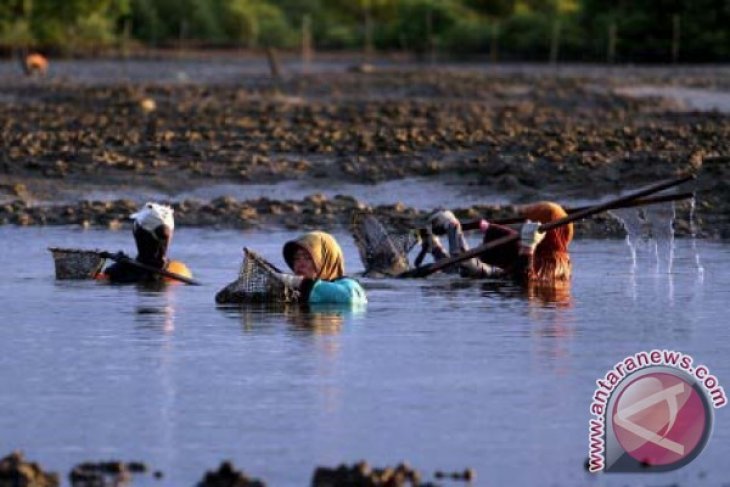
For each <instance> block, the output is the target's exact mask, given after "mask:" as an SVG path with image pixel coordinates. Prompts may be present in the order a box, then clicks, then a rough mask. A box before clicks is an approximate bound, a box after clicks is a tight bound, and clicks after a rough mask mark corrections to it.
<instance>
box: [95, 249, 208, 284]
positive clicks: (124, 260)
mask: <svg viewBox="0 0 730 487" xmlns="http://www.w3.org/2000/svg"><path fill="white" fill-rule="evenodd" d="M98 254H99V256H100V257H103V258H105V259H111V260H113V261H114V262H119V263H120V264H127V265H131V266H132V267H136V268H138V269H142V270H143V271H147V272H152V273H153V274H159V275H161V276H165V277H169V278H170V279H175V280H176V281H180V282H184V283H185V284H190V285H193V286H200V285H201V284H200V282H198V281H196V280H195V279H191V278H189V277H186V276H182V275H180V274H177V273H175V272H170V271H167V270H165V269H158V268H156V267H152V266H149V265H147V264H143V263H141V262H139V261H137V260H134V259H130V258H129V257H126V256H124V255H121V254H112V253H111V252H105V251H101V252H98Z"/></svg>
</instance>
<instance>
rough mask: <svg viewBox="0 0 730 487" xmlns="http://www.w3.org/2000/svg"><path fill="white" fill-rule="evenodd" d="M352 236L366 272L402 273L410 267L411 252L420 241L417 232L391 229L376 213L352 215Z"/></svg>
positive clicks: (392, 274)
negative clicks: (384, 224)
mask: <svg viewBox="0 0 730 487" xmlns="http://www.w3.org/2000/svg"><path fill="white" fill-rule="evenodd" d="M352 236H353V238H354V239H355V245H356V246H357V250H358V252H359V254H360V260H362V264H363V266H364V267H365V274H372V273H376V274H385V275H389V276H394V275H398V274H400V273H402V272H405V271H407V270H408V269H409V267H410V266H409V264H408V253H409V252H410V251H411V249H413V247H415V246H416V245H417V244H418V243H419V242H420V238H419V236H418V233H417V232H416V231H413V230H411V231H407V232H394V231H390V232H389V231H388V230H386V229H385V227H384V226H383V225H382V224H381V223H380V222H379V221H378V219H377V218H375V216H374V215H373V214H372V213H369V212H355V213H353V215H352Z"/></svg>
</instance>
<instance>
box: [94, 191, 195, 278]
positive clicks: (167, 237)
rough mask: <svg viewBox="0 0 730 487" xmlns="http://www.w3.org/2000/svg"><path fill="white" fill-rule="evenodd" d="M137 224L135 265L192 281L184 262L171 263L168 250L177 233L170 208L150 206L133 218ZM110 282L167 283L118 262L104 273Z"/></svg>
mask: <svg viewBox="0 0 730 487" xmlns="http://www.w3.org/2000/svg"><path fill="white" fill-rule="evenodd" d="M130 218H132V219H133V220H134V223H133V225H132V235H133V236H134V241H135V243H136V244H137V257H136V259H135V260H136V261H137V262H139V263H141V264H144V265H146V266H149V267H154V268H155V269H164V270H166V271H169V272H173V273H175V274H179V275H181V276H184V277H192V273H191V272H190V270H189V269H188V267H187V266H186V265H185V264H183V263H182V262H179V261H176V260H169V259H168V258H167V249H168V247H169V246H170V242H171V240H172V234H173V232H174V231H175V219H174V217H173V210H172V208H170V207H169V206H165V205H159V204H157V203H147V204H145V205H144V207H142V209H140V210H139V211H138V212H136V213H133V214H132V215H130ZM103 276H105V277H107V278H108V279H109V280H110V281H111V282H117V283H132V282H149V281H153V282H154V281H160V280H167V279H166V278H163V277H162V276H161V275H160V274H157V273H154V272H150V271H147V270H144V269H140V268H139V267H136V266H134V265H133V264H129V263H126V262H115V263H114V264H112V265H110V266H109V267H107V268H106V269H104V271H103Z"/></svg>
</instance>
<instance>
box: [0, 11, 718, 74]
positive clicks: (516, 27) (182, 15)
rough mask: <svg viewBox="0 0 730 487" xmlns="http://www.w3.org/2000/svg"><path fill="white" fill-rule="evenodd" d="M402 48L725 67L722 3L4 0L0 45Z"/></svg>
mask: <svg viewBox="0 0 730 487" xmlns="http://www.w3.org/2000/svg"><path fill="white" fill-rule="evenodd" d="M129 46H137V47H145V46H147V47H173V46H181V47H182V46H186V47H190V46H194V47H238V48H240V47H243V48H252V49H256V48H264V47H274V48H280V49H289V50H294V49H300V48H302V47H303V46H304V47H306V48H309V47H311V48H313V49H319V50H360V49H362V50H364V51H365V52H375V51H395V50H400V51H405V52H413V53H416V54H418V55H420V56H426V57H427V56H439V57H450V58H453V57H459V56H475V55H477V56H489V57H491V58H492V59H493V60H550V61H560V60H571V61H607V62H671V61H676V62H690V61H691V62H725V61H728V60H730V0H63V1H59V0H2V1H0V47H2V48H3V49H5V51H6V52H7V51H9V50H12V49H17V48H33V49H41V50H47V51H49V52H53V53H61V54H74V53H80V52H89V51H91V52H94V51H98V50H102V49H108V48H119V47H122V48H126V47H129Z"/></svg>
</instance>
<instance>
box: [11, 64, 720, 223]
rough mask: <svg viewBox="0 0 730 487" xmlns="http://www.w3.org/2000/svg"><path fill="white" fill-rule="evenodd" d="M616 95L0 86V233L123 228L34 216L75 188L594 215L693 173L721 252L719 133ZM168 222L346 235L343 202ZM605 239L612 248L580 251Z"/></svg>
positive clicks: (557, 81) (408, 88)
mask: <svg viewBox="0 0 730 487" xmlns="http://www.w3.org/2000/svg"><path fill="white" fill-rule="evenodd" d="M680 74H681V73H680ZM680 74H678V75H677V77H676V78H674V81H677V80H678V82H683V83H685V84H686V85H687V86H696V87H697V86H700V87H704V88H710V89H712V88H716V87H720V88H722V89H727V86H726V78H725V77H724V76H723V75H722V72H721V71H719V72H718V73H715V74H713V72H712V71H711V70H709V71H708V72H704V73H702V75H701V76H700V75H698V76H694V77H691V76H684V77H683V76H681V75H680ZM723 80H725V81H723ZM647 82H653V83H667V82H668V81H667V79H663V78H662V79H657V78H656V77H655V76H654V75H653V74H652V73H651V72H650V71H647V73H646V74H644V75H642V74H641V73H640V72H639V73H638V74H637V73H633V74H632V77H631V81H630V83H633V84H638V83H647ZM626 83H627V81H626V80H625V79H623V78H622V74H621V71H620V70H617V71H610V72H609V71H607V72H606V76H605V77H600V76H595V74H592V75H591V76H585V77H584V76H581V75H580V72H575V73H574V74H571V75H557V74H556V75H546V73H545V72H544V71H543V70H540V71H537V72H535V73H533V74H530V71H529V70H527V71H525V72H523V73H507V74H505V73H502V74H500V73H491V74H490V73H489V72H486V71H483V72H473V71H469V70H466V69H464V70H445V69H442V70H438V69H436V68H418V67H413V68H409V69H403V70H395V69H388V70H377V69H376V70H375V71H373V72H370V73H353V72H345V71H344V70H343V71H342V72H328V73H319V74H311V75H302V76H289V77H288V78H285V79H282V80H272V79H271V78H269V77H266V76H261V75H251V76H241V77H240V78H237V79H235V81H233V80H229V81H228V82H222V81H221V82H215V83H208V84H202V85H201V84H172V83H168V84H143V83H135V84H132V83H124V84H117V85H106V84H105V85H98V86H94V85H93V84H92V85H89V84H85V85H81V84H74V83H73V80H72V79H66V80H53V79H51V80H43V81H40V82H37V81H36V82H27V81H23V80H17V81H12V80H10V81H9V80H8V79H3V80H2V84H4V85H5V86H2V88H3V95H2V97H0V121H1V122H0V197H3V199H4V200H5V201H6V202H7V201H11V200H13V199H17V200H18V201H16V202H14V203H9V204H6V205H5V206H4V207H3V209H2V211H0V220H1V221H4V222H7V223H18V224H57V223H59V224H60V223H72V224H84V222H85V221H86V222H88V224H102V225H104V224H108V223H109V222H111V221H113V220H114V219H118V218H120V217H122V216H124V215H121V214H119V215H118V214H116V213H113V212H112V213H111V214H109V215H106V216H104V215H102V214H97V210H96V209H88V207H93V208H96V207H97V206H98V204H91V205H87V204H81V203H79V204H78V205H76V206H65V207H63V208H61V207H56V208H37V207H36V208H34V207H32V203H33V202H34V201H39V200H40V201H54V198H55V194H56V193H57V191H58V190H59V189H60V188H68V187H74V186H83V187H85V188H93V187H96V186H98V187H114V186H119V185H126V186H137V187H142V186H144V187H151V188H157V189H160V190H162V191H175V190H180V189H186V188H193V187H196V186H197V185H201V184H210V183H211V182H221V181H225V182H234V183H241V184H247V183H262V182H275V181H285V180H292V179H297V180H307V179H312V180H315V179H316V180H318V181H324V182H326V183H328V184H331V185H332V186H333V187H336V186H337V184H338V183H340V182H358V183H363V182H378V181H386V180H393V179H399V178H403V177H409V176H433V177H439V176H444V175H454V174H459V175H461V176H464V177H466V178H468V180H469V181H470V182H471V184H474V185H479V186H483V187H484V188H488V189H490V190H493V191H495V192H504V191H509V192H510V193H512V194H515V195H517V196H518V198H519V199H520V200H521V201H537V200H540V199H543V197H542V196H541V195H542V194H543V193H545V192H547V191H549V192H550V193H551V194H564V195H565V196H566V197H581V198H587V197H594V198H595V197H600V196H601V195H603V194H610V193H615V192H616V191H620V190H624V189H628V188H635V187H637V186H640V185H643V184H648V183H650V182H654V181H656V180H658V179H663V178H668V177H673V176H675V175H677V174H678V173H680V172H684V171H694V172H696V173H697V174H698V175H699V176H700V177H699V180H698V184H697V188H698V189H699V190H700V191H701V192H700V193H698V208H697V209H698V216H699V219H698V222H699V223H700V224H699V230H700V233H701V234H702V235H705V236H715V237H717V236H720V237H728V236H730V221H729V220H728V217H727V215H728V214H730V191H728V189H730V188H728V185H730V183H729V182H728V181H730V178H729V177H728V176H730V174H728V173H729V172H730V149H729V148H728V147H729V146H728V142H727V141H728V140H730V115H728V114H723V113H718V112H711V113H700V112H691V111H690V112H687V111H681V110H680V108H681V107H679V106H676V105H675V104H673V103H672V102H669V101H663V100H660V99H636V98H631V97H628V96H623V95H621V94H619V92H618V91H616V89H617V88H620V87H622V86H625V84H626ZM152 102H153V103H152ZM345 200H346V198H345ZM396 202H397V195H394V196H393V203H394V204H395V203H396ZM484 203H485V204H487V203H489V202H488V201H485V202H484ZM105 204H106V203H105ZM363 204H365V202H363ZM120 205H123V203H120V202H114V203H112V208H117V207H119V206H120ZM177 205H178V209H179V213H178V215H179V217H180V218H181V223H182V224H184V225H220V226H234V227H245V226H250V225H252V224H265V223H268V222H272V223H283V224H285V225H289V226H308V225H311V226H319V225H325V226H326V225H329V224H333V223H336V222H341V221H343V220H346V219H347V215H346V214H345V213H341V212H340V211H339V210H341V209H347V208H346V207H347V204H345V202H344V200H343V202H329V203H327V204H326V205H324V207H323V208H321V211H319V212H317V211H316V210H317V207H316V206H312V205H309V204H308V203H307V202H306V201H295V202H287V201H278V202H261V201H245V202H220V201H218V202H207V203H203V204H201V205H200V206H199V207H198V206H196V204H195V203H190V202H177ZM343 207H344V208H343ZM310 210H312V211H313V212H311V211H310ZM474 210H475V211H481V209H479V208H476V209H474ZM100 211H102V210H100ZM196 211H199V214H195V212H196ZM485 211H486V210H485ZM494 211H497V210H494ZM402 213H405V214H408V213H409V212H408V211H407V210H405V211H404V212H402ZM490 214H491V213H489V212H488V211H487V213H486V214H485V216H487V217H489V216H490ZM398 218H401V216H400V215H398ZM588 226H590V225H588ZM686 226H688V225H687V224H685V223H681V224H680V227H686ZM601 233H607V234H614V233H615V232H614V230H612V229H611V228H607V229H603V230H600V231H599V230H592V231H590V232H587V233H585V234H584V235H597V234H601ZM680 233H683V230H682V228H680ZM580 234H581V233H580V232H579V235H580Z"/></svg>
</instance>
